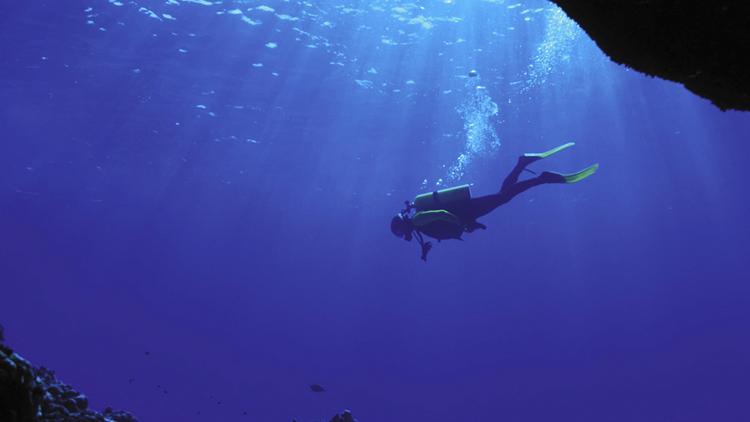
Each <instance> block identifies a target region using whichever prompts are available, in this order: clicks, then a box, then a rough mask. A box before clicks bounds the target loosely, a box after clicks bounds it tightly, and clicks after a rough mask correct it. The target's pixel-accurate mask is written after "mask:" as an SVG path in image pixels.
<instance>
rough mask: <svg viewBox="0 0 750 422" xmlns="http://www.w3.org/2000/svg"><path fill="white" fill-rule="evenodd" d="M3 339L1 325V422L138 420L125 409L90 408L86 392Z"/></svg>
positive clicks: (114, 421) (109, 421)
mask: <svg viewBox="0 0 750 422" xmlns="http://www.w3.org/2000/svg"><path fill="white" fill-rule="evenodd" d="M2 341H3V339H2V326H0V421H3V422H47V421H49V422H52V421H55V422H137V421H136V419H135V418H134V417H133V415H131V414H130V413H128V412H123V411H113V410H112V409H110V408H107V409H106V410H105V411H104V412H102V413H99V412H96V411H93V410H91V409H89V403H88V399H87V398H86V396H85V395H83V394H81V393H79V392H78V391H76V390H75V389H74V388H73V387H71V386H69V385H67V384H65V383H63V382H62V381H60V380H58V379H57V378H55V374H54V372H52V371H50V370H48V369H46V368H44V367H34V366H33V365H31V363H29V362H28V361H27V360H26V359H24V358H22V357H21V356H19V355H18V354H17V353H15V352H14V351H13V350H12V349H11V348H9V347H7V346H5V345H3V344H1V343H2Z"/></svg>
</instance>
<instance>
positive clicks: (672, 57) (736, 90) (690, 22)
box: [552, 0, 750, 111]
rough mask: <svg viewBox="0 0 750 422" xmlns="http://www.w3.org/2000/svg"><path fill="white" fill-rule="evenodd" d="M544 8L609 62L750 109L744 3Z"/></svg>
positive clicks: (615, 2) (589, 1)
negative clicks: (579, 31)
mask: <svg viewBox="0 0 750 422" xmlns="http://www.w3.org/2000/svg"><path fill="white" fill-rule="evenodd" d="M552 1H553V2H554V3H556V4H557V5H558V6H560V7H561V8H562V9H563V10H564V11H565V13H566V14H567V15H568V16H569V17H570V18H572V19H573V20H575V21H576V22H577V23H578V25H579V26H580V27H581V28H583V30H584V31H586V32H587V33H588V35H589V36H590V37H591V38H592V39H593V40H594V42H596V44H597V45H598V46H599V48H601V49H602V51H604V53H605V54H607V55H608V56H609V57H610V58H611V59H612V60H613V61H615V62H617V63H620V64H623V65H626V66H629V67H631V68H633V69H635V70H637V71H639V72H642V73H645V74H647V75H651V76H658V77H660V78H664V79H668V80H671V81H675V82H679V83H681V84H683V85H684V86H685V87H686V88H687V89H689V90H690V91H692V92H693V93H695V94H697V95H699V96H701V97H704V98H707V99H709V100H711V102H712V103H713V104H715V105H716V106H717V107H719V108H720V109H722V110H727V109H735V110H744V111H748V110H750V74H749V71H750V66H749V65H748V64H749V63H750V1H744V0H736V1H725V0H712V1H701V2H699V1H676V0H552Z"/></svg>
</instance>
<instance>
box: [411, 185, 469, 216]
mask: <svg viewBox="0 0 750 422" xmlns="http://www.w3.org/2000/svg"><path fill="white" fill-rule="evenodd" d="M469 199H471V192H470V191H469V185H461V186H456V187H452V188H447V189H441V190H438V191H434V192H427V193H423V194H421V195H417V197H416V198H414V208H415V209H416V210H417V211H429V210H440V209H445V207H446V206H448V205H450V204H451V203H453V202H459V201H467V200H469Z"/></svg>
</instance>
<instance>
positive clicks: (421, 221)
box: [391, 142, 599, 261]
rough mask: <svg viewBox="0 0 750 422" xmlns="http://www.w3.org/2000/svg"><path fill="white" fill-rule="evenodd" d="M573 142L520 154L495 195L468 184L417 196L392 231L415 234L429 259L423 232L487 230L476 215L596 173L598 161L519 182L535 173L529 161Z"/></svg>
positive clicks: (451, 235) (454, 235)
mask: <svg viewBox="0 0 750 422" xmlns="http://www.w3.org/2000/svg"><path fill="white" fill-rule="evenodd" d="M573 145H575V143H573V142H568V143H567V144H564V145H560V146H559V147H557V148H553V149H551V150H549V151H546V152H540V153H526V154H524V155H522V156H520V157H518V163H517V164H516V166H515V167H513V170H511V172H510V174H509V175H508V176H507V177H506V178H505V180H504V181H503V185H502V187H501V188H500V191H499V192H497V193H495V194H491V195H485V196H480V197H478V198H472V197H471V193H470V192H469V185H462V186H456V187H453V188H449V189H442V190H439V191H435V192H429V193H424V194H421V195H418V196H417V197H416V198H414V202H409V201H406V202H405V203H406V208H404V209H403V210H401V212H400V213H398V214H396V216H395V217H393V219H392V220H391V231H392V232H393V234H394V235H396V236H397V237H400V238H403V239H404V240H406V241H411V240H412V238H414V237H416V239H417V242H419V245H420V246H421V247H422V260H423V261H427V253H429V252H430V250H431V249H432V243H431V242H425V240H424V238H423V235H426V236H429V237H432V238H435V239H437V240H438V242H439V241H441V240H445V239H458V240H463V239H461V235H462V234H463V233H464V232H466V233H471V232H473V231H474V230H476V229H482V230H485V229H487V226H485V225H484V224H482V223H479V222H477V218H479V217H482V216H484V215H487V214H489V213H490V212H492V211H493V210H494V209H495V208H497V207H499V206H500V205H503V204H505V203H507V202H508V201H510V200H511V199H513V198H514V197H515V196H516V195H518V194H520V193H521V192H524V191H525V190H527V189H529V188H531V187H533V186H538V185H542V184H545V183H576V182H580V181H581V180H583V179H585V178H587V177H589V176H591V175H592V174H594V173H595V172H596V170H597V169H598V168H599V164H598V163H597V164H594V165H591V166H589V167H586V168H585V169H583V170H581V171H579V172H576V173H570V174H561V173H555V172H552V171H544V172H542V173H541V174H539V175H538V176H536V177H534V178H532V179H528V180H522V181H520V182H519V181H518V177H519V176H520V175H521V172H523V171H524V170H525V171H528V172H530V173H533V174H536V173H534V172H533V171H531V170H529V169H527V168H526V166H528V165H529V164H531V163H534V162H536V161H539V160H541V159H543V158H547V157H549V156H551V155H553V154H555V153H558V152H560V151H562V150H564V149H567V148H570V147H572V146H573ZM412 211H414V214H413V215H412Z"/></svg>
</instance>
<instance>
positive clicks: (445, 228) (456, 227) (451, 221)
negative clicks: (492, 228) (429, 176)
mask: <svg viewBox="0 0 750 422" xmlns="http://www.w3.org/2000/svg"><path fill="white" fill-rule="evenodd" d="M469 199H471V192H470V191H469V185H461V186H456V187H452V188H447V189H441V190H439V191H434V192H428V193H423V194H421V195H417V197H416V198H414V209H415V210H416V211H417V213H416V214H415V215H414V217H412V222H413V223H414V226H415V227H416V228H417V230H419V231H421V232H423V233H425V234H426V235H428V236H430V237H434V238H435V239H438V240H445V239H461V234H462V233H463V232H464V228H465V223H464V222H463V221H461V219H460V218H459V217H458V216H456V215H455V214H453V213H452V212H450V211H448V210H447V208H450V205H451V204H455V203H456V202H461V201H468V200H469Z"/></svg>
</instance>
